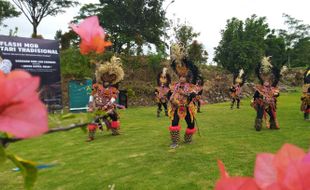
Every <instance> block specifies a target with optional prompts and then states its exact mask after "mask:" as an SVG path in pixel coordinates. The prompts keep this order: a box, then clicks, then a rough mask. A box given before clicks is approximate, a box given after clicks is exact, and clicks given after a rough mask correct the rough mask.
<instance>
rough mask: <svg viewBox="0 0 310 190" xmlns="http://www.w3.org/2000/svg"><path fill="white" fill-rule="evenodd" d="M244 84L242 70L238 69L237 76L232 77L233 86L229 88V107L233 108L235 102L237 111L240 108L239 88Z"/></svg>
mask: <svg viewBox="0 0 310 190" xmlns="http://www.w3.org/2000/svg"><path fill="white" fill-rule="evenodd" d="M244 82H245V74H244V71H243V69H240V71H239V74H238V76H234V84H233V85H232V86H231V87H230V89H229V91H230V97H231V106H230V109H233V108H234V105H235V102H237V109H239V108H240V99H241V88H242V86H243V84H244Z"/></svg>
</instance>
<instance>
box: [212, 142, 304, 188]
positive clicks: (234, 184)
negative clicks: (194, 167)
mask: <svg viewBox="0 0 310 190" xmlns="http://www.w3.org/2000/svg"><path fill="white" fill-rule="evenodd" d="M218 165H219V169H220V173H221V178H220V179H219V180H218V182H217V184H216V187H215V189H216V190H237V189H238V190H252V189H253V190H256V189H259V190H309V189H310V153H308V154H307V155H306V153H305V152H304V151H303V150H302V149H301V148H298V147H296V146H294V145H291V144H284V145H283V146H282V148H281V149H280V150H279V151H278V152H277V154H275V155H274V154H268V153H262V154H258V155H257V157H256V164H255V171H254V178H251V177H229V176H228V174H227V172H226V170H225V167H224V164H223V163H222V162H221V161H218Z"/></svg>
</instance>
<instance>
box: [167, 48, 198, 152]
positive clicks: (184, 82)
mask: <svg viewBox="0 0 310 190" xmlns="http://www.w3.org/2000/svg"><path fill="white" fill-rule="evenodd" d="M171 60H172V64H171V67H172V69H173V70H174V71H175V72H176V74H177V75H178V77H179V80H178V81H177V82H176V83H174V84H173V85H171V88H170V89H171V97H170V106H169V117H170V118H171V120H172V122H171V126H170V127H169V130H170V135H171V140H172V144H171V146H170V147H171V148H176V147H177V146H178V143H179V139H180V130H181V126H180V124H179V121H180V119H185V121H186V123H187V129H186V132H185V135H184V141H185V143H191V142H192V136H193V134H194V133H195V132H196V128H195V114H196V106H195V104H194V101H193V100H194V98H195V96H196V91H195V85H194V84H196V82H197V77H198V68H197V67H196V66H195V65H194V64H193V63H192V62H191V61H189V60H188V59H187V57H186V53H185V49H184V48H183V47H182V46H181V45H179V44H175V45H173V46H172V47H171Z"/></svg>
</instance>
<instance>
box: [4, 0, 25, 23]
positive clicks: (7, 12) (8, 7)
mask: <svg viewBox="0 0 310 190" xmlns="http://www.w3.org/2000/svg"><path fill="white" fill-rule="evenodd" d="M20 14H21V13H20V12H18V11H16V9H15V7H14V6H13V5H12V4H11V3H10V2H8V1H6V0H0V26H1V25H2V22H3V20H4V19H7V18H11V17H16V16H19V15H20Z"/></svg>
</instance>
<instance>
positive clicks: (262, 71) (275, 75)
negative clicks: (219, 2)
mask: <svg viewBox="0 0 310 190" xmlns="http://www.w3.org/2000/svg"><path fill="white" fill-rule="evenodd" d="M256 74H257V77H258V79H259V80H260V82H261V84H263V83H264V80H263V78H262V76H263V75H264V76H266V75H269V76H270V80H271V81H272V84H271V85H272V86H274V87H275V86H277V85H278V82H279V80H280V77H281V70H280V69H279V68H278V67H276V66H274V65H272V63H271V56H269V57H263V58H262V60H261V62H260V63H259V64H258V67H257V68H256Z"/></svg>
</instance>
